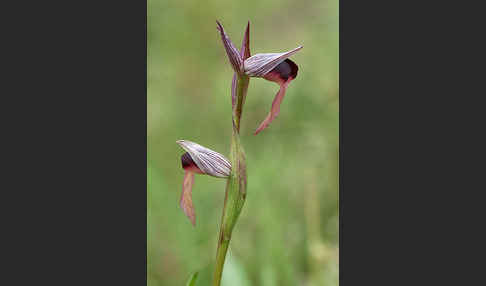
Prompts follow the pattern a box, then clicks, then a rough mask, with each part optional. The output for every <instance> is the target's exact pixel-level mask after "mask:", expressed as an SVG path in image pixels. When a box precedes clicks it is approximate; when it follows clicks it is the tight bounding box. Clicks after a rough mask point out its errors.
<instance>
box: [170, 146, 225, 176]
mask: <svg viewBox="0 0 486 286" xmlns="http://www.w3.org/2000/svg"><path fill="white" fill-rule="evenodd" d="M177 144H179V145H180V146H181V147H182V148H183V149H184V150H186V151H187V152H188V153H189V155H190V156H191V158H192V160H193V161H194V163H195V164H196V165H197V167H198V168H199V169H200V170H201V171H202V172H203V173H204V174H207V175H210V176H213V177H218V178H226V177H228V176H229V175H230V173H231V163H230V161H229V160H228V159H226V157H224V156H223V155H221V154H219V153H218V152H215V151H213V150H211V149H208V148H206V147H204V146H201V145H199V144H197V143H194V142H191V141H188V140H178V141H177Z"/></svg>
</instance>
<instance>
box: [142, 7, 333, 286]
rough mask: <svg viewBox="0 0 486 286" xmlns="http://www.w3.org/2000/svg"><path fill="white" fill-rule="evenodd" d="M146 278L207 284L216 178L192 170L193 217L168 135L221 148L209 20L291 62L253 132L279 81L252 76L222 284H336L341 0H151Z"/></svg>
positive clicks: (219, 83)
mask: <svg viewBox="0 0 486 286" xmlns="http://www.w3.org/2000/svg"><path fill="white" fill-rule="evenodd" d="M147 15H148V20H147V39H148V43H147V45H148V47H147V48H148V59H147V61H148V62H147V68H148V71H147V77H148V106H147V117H148V118H147V120H148V125H147V132H148V166H147V167H148V174H147V183H148V190H147V216H148V218H147V219H148V222H147V240H148V241H147V259H148V266H147V271H148V273H147V275H148V285H150V286H157V285H170V286H173V285H185V282H186V280H187V279H188V277H189V276H190V274H191V273H192V272H194V271H200V274H199V278H198V283H197V285H210V282H211V277H212V267H213V263H214V258H215V254H216V245H217V237H218V231H219V224H220V219H221V214H222V208H223V200H224V189H225V180H224V179H216V178H213V177H209V176H202V175H197V176H196V177H195V182H194V188H193V201H194V206H195V209H196V217H197V219H196V220H197V222H196V227H195V228H194V227H192V225H191V223H190V221H189V219H188V218H187V217H186V216H185V215H184V213H183V212H182V211H181V209H180V208H179V199H180V194H181V188H182V179H183V176H184V172H183V169H182V168H181V162H180V156H181V155H182V154H183V150H182V149H181V148H180V147H179V146H178V145H177V144H176V143H175V141H176V140H178V139H187V140H191V141H194V142H197V143H199V144H201V145H203V146H206V147H208V148H211V149H213V150H215V151H217V152H220V153H222V154H224V155H226V156H227V155H228V153H229V146H230V139H231V92H230V87H231V79H232V75H233V71H232V69H231V66H230V64H229V62H228V59H227V56H226V54H225V51H224V48H223V45H222V43H221V40H220V38H219V35H218V32H217V30H216V22H215V21H216V19H218V20H220V21H221V23H222V24H223V26H224V28H225V30H226V32H227V33H228V35H229V37H230V38H231V40H232V41H233V42H234V43H235V45H236V46H237V47H238V48H240V46H241V41H242V37H243V32H244V29H245V26H246V23H247V21H248V20H250V22H251V24H250V49H251V53H252V54H255V53H265V52H282V51H286V50H290V49H292V48H295V47H297V46H299V45H303V46H304V48H303V49H302V50H301V51H300V52H298V53H297V54H296V55H294V56H293V57H291V59H292V60H293V61H295V62H296V63H297V65H298V66H299V73H298V76H297V78H296V79H295V80H294V81H293V82H292V83H291V84H290V86H289V89H288V90H287V94H286V96H285V99H284V101H283V103H282V106H281V112H280V115H279V116H278V118H277V119H276V120H275V121H274V122H273V123H272V124H271V125H270V126H269V128H267V129H266V130H264V131H263V132H262V133H260V134H259V135H257V136H254V135H253V132H254V131H255V129H256V128H257V127H258V125H259V123H260V122H261V121H262V120H263V119H264V118H265V117H266V115H267V113H268V112H269V110H270V107H271V103H272V100H273V98H274V96H275V94H276V92H277V91H278V88H279V87H278V85H277V84H275V83H272V82H268V81H265V80H263V79H256V78H252V79H251V80H250V86H249V90H248V96H247V98H246V103H245V106H244V112H243V117H242V127H241V140H242V143H243V145H244V147H245V151H246V156H247V167H248V170H247V171H248V190H247V192H248V193H247V198H246V203H245V206H244V208H243V211H242V213H241V215H240V219H239V221H238V223H237V225H236V227H235V230H234V232H233V238H232V240H231V244H230V249H229V253H228V258H227V260H226V264H225V269H224V275H223V285H226V286H228V285H232V286H246V285H265V286H272V285H292V286H294V285H338V272H339V271H338V270H339V266H338V265H339V262H338V249H339V243H338V242H339V236H338V235H339V226H338V225H339V219H338V197H339V196H338V193H339V190H338V175H339V174H338V152H339V136H338V133H339V122H338V115H339V113H338V110H339V98H338V93H339V88H338V86H339V84H338V83H339V70H338V68H339V66H338V62H339V61H338V58H339V54H338V38H339V26H338V1H337V0H329V1H288V0H286V1H276V0H250V1H223V0H209V1H175V0H170V1H165V0H148V11H147Z"/></svg>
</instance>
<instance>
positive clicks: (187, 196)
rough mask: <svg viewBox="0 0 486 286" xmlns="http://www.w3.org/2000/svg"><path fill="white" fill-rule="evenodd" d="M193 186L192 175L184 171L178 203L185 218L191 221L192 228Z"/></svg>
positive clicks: (193, 216)
mask: <svg viewBox="0 0 486 286" xmlns="http://www.w3.org/2000/svg"><path fill="white" fill-rule="evenodd" d="M193 184H194V173H193V172H191V171H188V170H186V171H185V174H184V182H183V183H182V195H181V200H180V202H179V204H180V206H181V208H182V210H183V211H184V213H185V214H186V216H187V217H188V218H189V219H190V220H191V223H192V225H193V226H196V212H195V210H194V205H193V204H192V185H193Z"/></svg>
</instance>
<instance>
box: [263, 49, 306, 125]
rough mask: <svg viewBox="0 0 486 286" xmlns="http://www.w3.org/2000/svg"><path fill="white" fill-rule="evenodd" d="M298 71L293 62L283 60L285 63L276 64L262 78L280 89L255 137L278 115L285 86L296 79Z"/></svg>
mask: <svg viewBox="0 0 486 286" xmlns="http://www.w3.org/2000/svg"><path fill="white" fill-rule="evenodd" d="M298 70H299V68H298V67H297V65H296V64H295V63H294V62H293V61H291V60H289V59H285V61H283V62H281V63H280V64H278V65H277V66H276V67H275V68H274V69H273V70H272V71H270V72H269V73H267V74H266V75H265V76H264V78H265V79H266V80H269V81H273V82H276V83H277V84H278V85H280V89H279V91H278V92H277V94H276V95H275V98H274V99H273V102H272V109H271V110H270V113H269V114H268V115H267V117H266V118H265V120H263V122H262V123H261V124H260V126H259V127H258V128H257V130H256V131H255V135H256V134H258V133H260V132H261V131H262V130H263V129H265V128H267V127H268V125H270V123H271V122H272V121H273V120H274V119H275V118H276V117H277V116H278V114H279V113H280V104H281V103H282V101H283V98H284V96H285V92H286V90H287V86H288V85H289V83H290V82H291V81H292V80H293V79H295V78H296V77H297V72H298Z"/></svg>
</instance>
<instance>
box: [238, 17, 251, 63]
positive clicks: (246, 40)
mask: <svg viewBox="0 0 486 286" xmlns="http://www.w3.org/2000/svg"><path fill="white" fill-rule="evenodd" d="M240 56H241V58H242V59H243V61H244V60H246V59H247V58H249V57H250V56H251V55H250V21H248V24H247V25H246V30H245V35H244V36H243V42H242V43H241V50H240Z"/></svg>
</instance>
